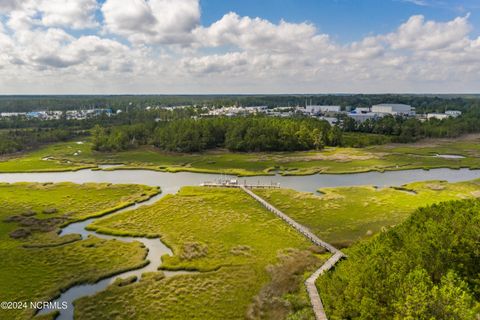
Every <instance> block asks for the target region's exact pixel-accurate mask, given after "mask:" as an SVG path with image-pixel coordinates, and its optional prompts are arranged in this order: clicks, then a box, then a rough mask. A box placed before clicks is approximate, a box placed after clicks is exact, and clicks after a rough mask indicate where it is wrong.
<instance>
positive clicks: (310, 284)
mask: <svg viewBox="0 0 480 320" xmlns="http://www.w3.org/2000/svg"><path fill="white" fill-rule="evenodd" d="M239 187H240V189H242V190H243V191H244V192H246V193H247V194H248V195H250V196H251V197H252V198H254V199H255V200H256V201H258V202H259V203H260V204H261V205H263V206H264V207H265V208H266V209H267V210H269V211H271V212H273V213H274V214H275V215H277V216H278V217H279V218H280V219H282V220H283V221H285V222H286V223H288V224H289V225H290V226H291V227H293V228H295V229H296V230H297V231H298V232H300V233H301V234H303V235H304V236H305V237H306V238H308V239H309V240H310V241H311V242H313V243H314V244H316V245H318V246H320V247H323V248H325V249H327V250H328V251H329V252H331V253H332V256H331V257H330V259H328V260H327V261H326V262H325V263H324V264H323V265H322V266H321V267H320V268H319V269H318V270H317V271H315V272H314V273H313V274H312V275H311V276H310V277H309V278H308V279H307V280H306V281H305V286H306V288H307V292H308V296H309V297H310V303H311V304H312V308H313V312H314V313H315V318H316V319H317V320H328V318H327V315H326V313H325V310H324V308H323V304H322V299H321V298H320V293H319V292H318V289H317V286H316V285H315V282H316V281H317V279H318V277H319V276H320V275H322V274H323V273H325V272H326V271H328V270H330V269H331V268H332V267H333V266H334V265H335V264H336V263H337V262H338V261H339V260H340V259H342V258H344V257H346V256H345V255H344V254H343V252H341V251H340V250H338V249H337V248H335V247H334V246H332V245H331V244H329V243H327V242H325V241H323V240H321V239H320V238H318V237H317V236H316V235H315V234H313V233H312V232H311V231H310V230H309V229H308V228H307V227H305V226H303V225H301V224H300V223H298V222H296V221H295V220H293V219H292V218H290V217H289V216H287V215H286V214H285V213H283V212H282V211H280V210H278V209H277V208H275V207H274V206H272V205H271V204H270V203H268V202H267V201H265V200H264V199H263V198H261V197H260V196H258V195H256V194H255V193H254V192H253V191H252V190H250V188H249V187H248V186H246V185H240V186H239ZM253 187H254V188H255V186H253Z"/></svg>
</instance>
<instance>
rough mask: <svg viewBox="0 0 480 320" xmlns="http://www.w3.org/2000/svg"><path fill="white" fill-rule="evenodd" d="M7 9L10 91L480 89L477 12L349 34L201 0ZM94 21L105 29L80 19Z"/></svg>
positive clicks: (51, 3)
mask: <svg viewBox="0 0 480 320" xmlns="http://www.w3.org/2000/svg"><path fill="white" fill-rule="evenodd" d="M0 1H1V0H0ZM60 3H62V4H64V5H60ZM2 10H4V11H2ZM96 10H101V12H102V14H103V15H104V21H103V24H102V25H100V24H99V23H100V22H97V21H95V19H94V16H95V13H96ZM1 12H4V13H1ZM97 13H98V12H97ZM0 18H2V19H0V69H1V74H2V77H0V93H2V92H3V93H6V92H23V93H41V92H42V91H45V92H48V93H62V92H71V93H88V92H97V93H98V92H110V93H122V92H123V93H125V92H134V93H135V92H137V93H138V92H142V93H149V92H150V93H167V92H181V93H196V92H332V91H333V92H361V91H366V92H372V91H374V92H382V91H387V92H406V91H414V92H419V91H452V90H461V91H473V90H474V89H475V88H477V87H478V86H477V85H478V83H479V82H480V61H479V58H478V57H479V56H480V38H476V39H472V38H471V36H470V34H471V31H472V26H471V25H470V23H469V16H468V15H467V16H463V17H458V18H456V19H453V20H451V21H446V22H438V21H428V20H426V19H425V18H424V17H423V16H412V17H411V18H410V19H408V20H407V21H406V22H405V23H403V24H401V25H400V26H399V27H398V29H397V30H395V31H394V32H391V33H388V34H377V35H370V36H368V37H365V38H363V39H359V40H358V41H355V42H352V43H348V44H339V43H337V42H335V41H334V40H332V38H331V37H330V36H329V35H327V34H323V33H321V32H319V31H318V29H317V28H316V26H315V25H313V24H312V23H308V22H303V23H290V22H286V21H280V22H278V23H273V22H271V21H268V20H266V19H261V18H251V17H242V16H239V15H238V14H236V13H233V12H232V13H227V14H225V15H224V16H223V17H222V18H221V19H220V20H218V21H216V22H214V23H212V24H211V25H209V26H201V25H200V8H199V2H198V0H175V1H169V0H107V1H106V2H105V3H104V4H103V5H102V6H101V8H99V4H97V2H96V1H95V0H25V1H21V2H20V1H13V0H3V1H1V2H0ZM2 21H4V23H2ZM83 28H93V29H92V30H93V31H91V30H89V31H88V34H90V35H87V34H86V32H82V31H80V32H78V31H76V32H72V31H71V29H83ZM112 35H114V37H112Z"/></svg>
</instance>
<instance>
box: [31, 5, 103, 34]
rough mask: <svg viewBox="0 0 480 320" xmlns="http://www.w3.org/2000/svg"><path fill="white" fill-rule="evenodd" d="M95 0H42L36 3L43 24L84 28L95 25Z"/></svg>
mask: <svg viewBox="0 0 480 320" xmlns="http://www.w3.org/2000/svg"><path fill="white" fill-rule="evenodd" d="M97 7H98V4H97V1H96V0H43V1H40V2H39V4H38V10H39V11H40V12H41V15H42V17H41V21H42V23H43V25H45V26H49V27H50V26H55V27H59V26H61V27H68V28H72V29H85V28H93V27H95V26H97V22H96V21H95V16H94V14H95V11H96V9H97Z"/></svg>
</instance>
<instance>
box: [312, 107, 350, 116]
mask: <svg viewBox="0 0 480 320" xmlns="http://www.w3.org/2000/svg"><path fill="white" fill-rule="evenodd" d="M341 109H342V108H341V107H340V106H307V107H306V112H308V113H310V114H319V113H327V112H330V113H339V112H340V111H341Z"/></svg>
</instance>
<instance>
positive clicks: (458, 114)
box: [445, 110, 462, 118]
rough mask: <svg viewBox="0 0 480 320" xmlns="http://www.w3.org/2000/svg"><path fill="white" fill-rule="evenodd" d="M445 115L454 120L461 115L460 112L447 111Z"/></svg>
mask: <svg viewBox="0 0 480 320" xmlns="http://www.w3.org/2000/svg"><path fill="white" fill-rule="evenodd" d="M445 114H447V115H449V116H450V117H453V118H456V117H460V116H461V115H462V111H458V110H447V111H445Z"/></svg>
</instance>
